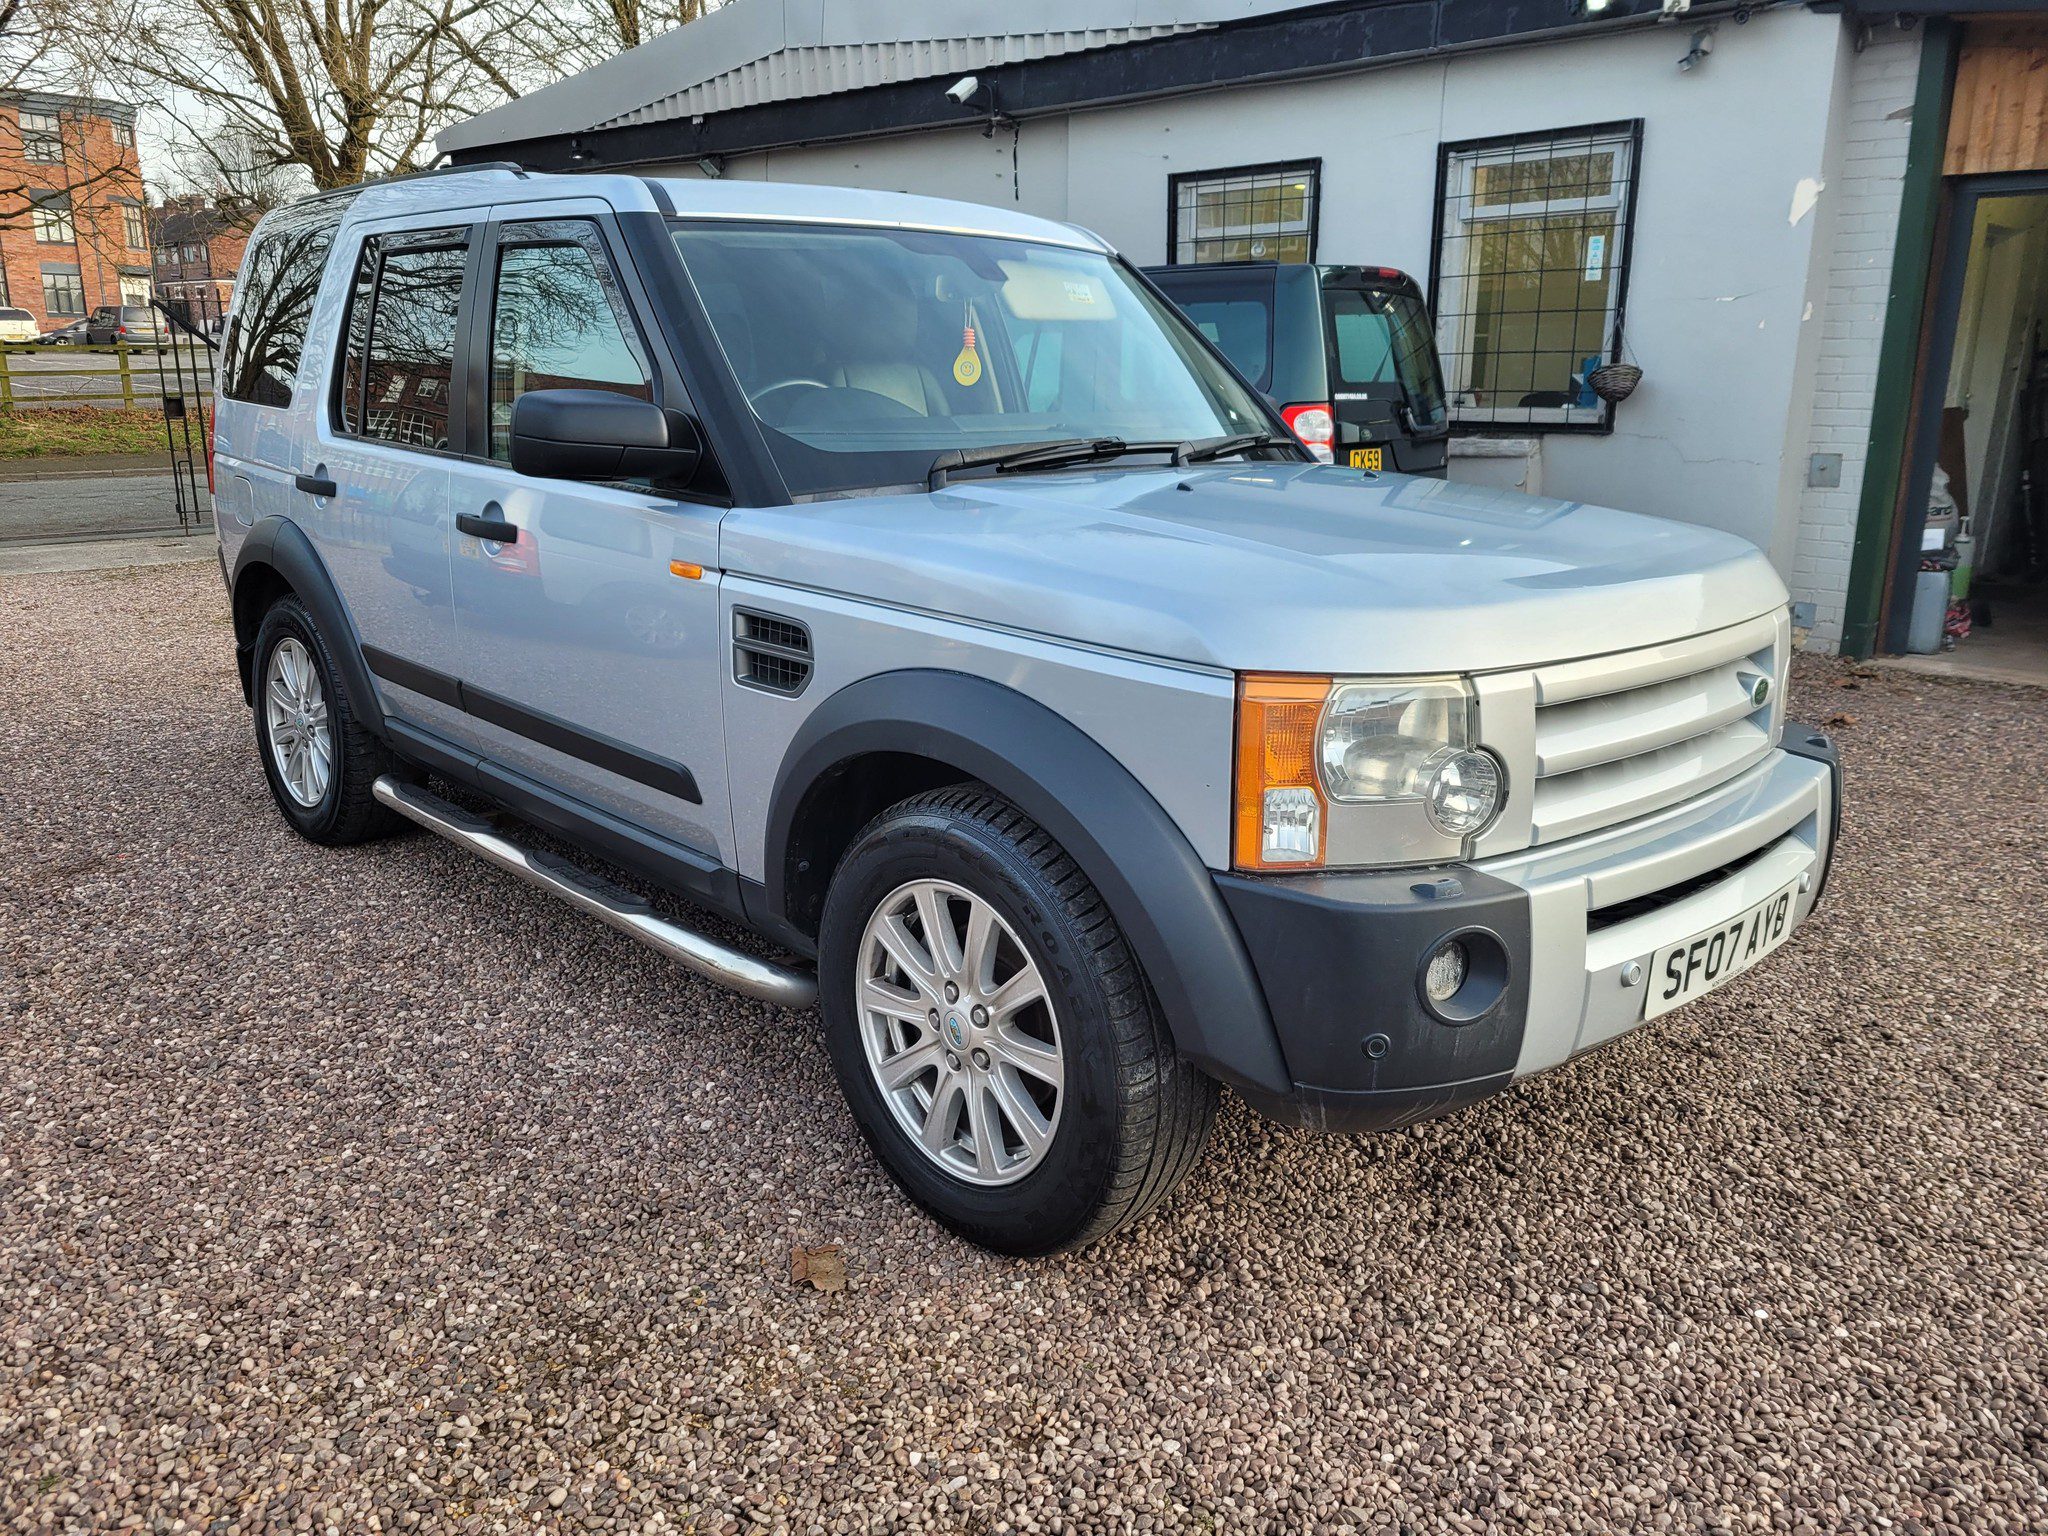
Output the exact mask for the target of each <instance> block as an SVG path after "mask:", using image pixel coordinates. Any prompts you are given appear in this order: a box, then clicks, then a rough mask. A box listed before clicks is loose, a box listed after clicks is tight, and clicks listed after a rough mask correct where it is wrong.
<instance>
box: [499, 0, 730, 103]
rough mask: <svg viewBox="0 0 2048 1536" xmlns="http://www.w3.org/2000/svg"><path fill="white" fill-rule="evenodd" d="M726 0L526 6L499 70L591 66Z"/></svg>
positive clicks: (539, 79) (518, 74)
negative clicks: (529, 7) (526, 9)
mask: <svg viewBox="0 0 2048 1536" xmlns="http://www.w3.org/2000/svg"><path fill="white" fill-rule="evenodd" d="M724 3H725V0H581V3H577V4H571V5H567V6H550V5H543V6H536V7H534V8H533V9H532V10H531V11H526V12H522V13H521V15H520V17H519V21H518V25H517V26H516V28H513V29H510V34H509V35H508V36H506V37H505V38H503V39H502V41H501V42H500V43H499V45H498V46H499V48H500V50H501V54H500V62H499V70H500V72H501V73H503V74H505V75H507V76H508V77H510V78H508V80H507V81H506V83H505V85H504V89H505V93H506V94H507V95H508V96H516V95H518V94H519V92H518V91H517V90H515V89H513V88H512V87H513V81H515V80H516V81H520V82H531V83H533V84H540V83H545V82H546V81H549V80H554V79H559V78H560V77H561V76H563V75H570V74H574V73H576V72H577V71H578V70H583V69H588V68H590V66H591V65H593V64H598V63H602V62H603V61H604V60H606V59H608V58H610V57H611V56H612V55H613V54H616V53H624V52H625V51H626V50H627V49H628V48H638V47H639V46H640V45H641V44H642V43H644V42H648V41H650V40H651V39H653V38H656V37H659V36H660V35H661V34H662V33H664V32H671V31H674V30H675V29H676V28H677V27H680V26H684V25H686V24H688V23H689V22H693V21H696V20H699V19H700V18H702V17H704V16H708V15H709V14H710V13H711V12H713V11H715V10H717V9H718V8H719V7H720V6H721V5H723V4H724Z"/></svg>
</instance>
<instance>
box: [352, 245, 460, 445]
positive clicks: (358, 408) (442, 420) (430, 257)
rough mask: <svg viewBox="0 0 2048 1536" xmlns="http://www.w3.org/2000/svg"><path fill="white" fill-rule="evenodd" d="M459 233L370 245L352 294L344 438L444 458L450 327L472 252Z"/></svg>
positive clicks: (450, 398)
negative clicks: (420, 450) (424, 451)
mask: <svg viewBox="0 0 2048 1536" xmlns="http://www.w3.org/2000/svg"><path fill="white" fill-rule="evenodd" d="M462 239H463V236H462V234H461V232H460V231H456V232H453V233H452V234H447V233H442V234H436V235H429V236H419V237H414V236H405V237H399V238H386V239H381V240H380V239H373V240H370V241H368V242H366V243H365V244H364V247H363V252H362V255H361V257H360V258H359V259H358V260H357V262H356V270H355V277H354V281H353V283H352V285H351V287H350V291H349V305H348V320H347V324H346V327H345V330H344V335H345V341H344V344H343V354H342V365H341V378H340V382H339V387H338V389H337V393H338V395H339V396H340V399H339V400H338V402H337V405H338V411H337V415H338V418H339V421H340V425H341V428H342V430H343V431H345V432H350V433H353V434H355V435H356V436H358V437H367V438H374V439H376V440H378V441H381V442H387V443H398V444H401V445H403V446H405V447H408V448H428V449H433V450H436V451H444V450H446V449H447V447H448V425H449V420H450V412H451V410H452V409H453V406H454V369H455V321H456V311H457V307H458V305H459V303H460V301H461V298H462V276H463V269H464V267H465V266H466V264H467V262H468V251H467V248H466V246H465V245H464V244H462V243H458V242H460V241H462Z"/></svg>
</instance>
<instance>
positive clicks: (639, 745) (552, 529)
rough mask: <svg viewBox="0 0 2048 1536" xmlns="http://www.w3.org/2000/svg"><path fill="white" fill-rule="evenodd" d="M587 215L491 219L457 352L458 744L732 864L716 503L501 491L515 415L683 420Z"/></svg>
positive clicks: (626, 286)
mask: <svg viewBox="0 0 2048 1536" xmlns="http://www.w3.org/2000/svg"><path fill="white" fill-rule="evenodd" d="M647 315H648V307H647V301H646V297H645V294H644V291H643V289H642V288H641V286H640V283H639V280H638V277H637V275H636V273H635V272H634V270H633V268H632V266H631V264H630V262H629V261H627V260H626V258H625V251H624V243H623V241H622V240H621V238H620V235H619V231H618V228H617V226H616V223H615V221H614V219H613V217H612V214H611V210H610V209H609V208H608V207H606V206H605V205H604V204H603V203H601V202H597V201H595V200H593V199H585V198H578V199H573V200H563V201H560V202H549V203H544V204H520V205H515V206H510V207H502V208H499V209H496V210H494V212H493V223H492V225H491V228H490V231H489V233H488V236H487V239H486V241H485V246H484V251H483V258H482V262H481V266H480V269H479V274H478V282H477V299H476V304H475V308H474V313H473V316H472V320H471V327H470V337H469V346H470V351H471V355H472V356H473V357H474V359H475V363H474V366H473V368H472V371H471V386H470V387H471V389H472V391H474V392H475V394H476V395H479V396H481V398H480V399H478V400H476V401H474V403H473V406H472V408H473V409H474V410H476V411H477V417H476V419H477V421H478V422H479V424H480V425H479V428H478V434H479V438H480V440H479V441H478V442H476V443H474V444H473V445H472V446H471V449H470V451H469V452H468V453H466V454H465V456H464V458H463V461H462V462H461V463H460V464H459V465H457V466H456V467H455V471H454V478H453V483H452V486H451V492H450V507H449V516H450V520H451V523H452V525H453V527H454V529H455V546H454V558H453V560H452V562H451V564H452V570H453V582H454V593H455V607H456V615H457V623H458V627H459V630H460V635H461V646H460V655H459V658H458V661H457V664H456V667H455V671H456V672H457V674H458V675H459V676H460V678H461V680H462V690H463V697H464V699H465V701H466V704H467V707H468V710H469V714H470V719H469V720H468V721H467V722H466V726H467V730H468V733H469V740H470V743H471V745H473V747H474V748H475V749H476V750H477V751H479V752H480V753H482V754H483V755H484V756H485V757H487V758H489V759H491V760H492V761H493V762H494V763H499V764H503V765H504V766H506V767H507V768H510V769H512V770H513V771H514V772H516V773H519V774H521V775H523V776H525V777H526V778H527V779H529V780H537V781H539V783H541V784H542V785H545V786H547V787H549V788H551V789H553V790H555V791H557V792H559V793H565V794H567V795H570V796H572V797H573V798H574V799H576V800H578V801H580V802H582V803H583V804H585V805H587V806H594V807H596V808H598V809H599V810H602V811H606V812H610V813H611V814H613V815H614V816H617V817H620V818H622V819H624V820H625V821H627V822H629V823H631V824H632V825H634V826H637V827H642V828H645V829H647V830H649V831H652V832H654V833H656V834H657V835H659V836H661V837H663V838H665V839H667V840H669V841H671V842H672V843H676V844H680V845H682V846H683V847H684V848H686V849H688V850H691V851H693V852H696V853H698V854H701V855H703V856H704V858H705V860H706V862H707V867H714V866H712V864H711V862H710V861H713V860H716V861H717V862H720V863H724V864H728V865H730V864H731V863H732V862H733V860H732V858H731V846H730V845H731V824H732V818H731V809H730V805H729V803H728V799H727V795H726V787H725V754H724V740H723V725H722V714H721V696H722V682H723V678H724V675H725V671H726V669H727V667H728V666H729V665H730V660H729V658H730V651H731V644H730V637H729V636H727V635H726V634H725V631H724V628H723V620H722V618H721V615H720V612H719V605H718V568H717V567H718V527H719V523H720V521H721V519H722V518H723V516H724V510H725V509H724V505H723V503H716V504H714V503H711V502H708V501H706V502H700V501H692V500H689V499H685V498H684V497H682V496H680V495H678V494H677V493H675V492H673V491H671V490H666V489H658V488H656V487H655V486H653V485H651V484H650V483H648V482H647V481H645V480H622V481H619V482H616V483H606V484H594V483H589V482H583V481H573V480H556V479H542V478H538V477H534V476H528V475H522V474H517V473H515V472H514V471H513V469H512V466H511V462H510V460H511V430H510V429H511V419H512V405H513V402H514V401H515V400H517V399H518V397H519V396H520V395H522V394H524V393H526V392H528V391H529V390H536V389H599V390H610V391H616V392H618V393H622V394H628V395H632V396H634V397H636V398H639V399H643V400H649V399H651V400H654V401H655V402H657V403H658V404H661V405H664V406H670V407H674V408H677V409H682V410H689V409H690V400H689V396H688V393H687V391H686V389H685V387H684V382H683V379H682V376H681V374H680V372H679V371H678V369H677V368H676V366H675V364H674V363H673V361H672V360H671V359H670V358H669V357H668V356H667V354H666V351H665V348H664V347H663V345H662V343H661V340H660V336H659V328H658V327H656V326H654V325H653V324H651V323H648V321H647V320H646V319H645V318H643V317H646V316H647Z"/></svg>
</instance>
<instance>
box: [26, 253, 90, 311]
mask: <svg viewBox="0 0 2048 1536" xmlns="http://www.w3.org/2000/svg"><path fill="white" fill-rule="evenodd" d="M42 266H43V270H42V271H41V272H39V273H38V274H37V276H38V277H39V278H41V283H40V284H39V286H40V287H41V288H42V290H43V313H44V314H45V315H48V316H51V317H55V318H62V319H65V320H85V319H90V318H91V316H92V308H91V306H89V305H88V304H87V303H86V302H85V274H84V273H82V272H81V271H79V269H78V263H77V262H63V261H58V262H49V261H46V262H44V263H43V264H42ZM51 267H60V268H69V270H68V271H57V272H52V271H50V270H49V269H50V268H51ZM53 277H54V278H58V279H60V280H68V281H69V282H70V283H71V285H72V286H73V287H74V288H75V289H76V290H77V293H78V308H76V309H60V308H58V307H57V305H56V304H55V303H53V302H52V301H51V299H52V296H51V291H50V279H51V278H53Z"/></svg>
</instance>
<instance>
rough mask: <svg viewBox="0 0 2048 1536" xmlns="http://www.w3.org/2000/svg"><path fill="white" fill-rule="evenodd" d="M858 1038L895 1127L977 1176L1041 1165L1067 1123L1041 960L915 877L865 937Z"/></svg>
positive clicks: (941, 885)
mask: <svg viewBox="0 0 2048 1536" xmlns="http://www.w3.org/2000/svg"><path fill="white" fill-rule="evenodd" d="M856 1006H857V1007H858V1009H859V1011H860V1024H861V1044H862V1046H863V1047H864V1048H865V1050H866V1052H867V1062H868V1070H869V1071H870V1072H872V1073H873V1074H874V1080H875V1086H876V1087H877V1088H878V1089H879V1090H880V1092H881V1095H882V1099H883V1102H884V1103H886V1104H887V1105H888V1106H889V1112H890V1114H891V1115H893V1116H894V1117H895V1119H896V1123H897V1124H898V1125H899V1126H901V1127H902V1128H903V1130H904V1132H905V1134H907V1135H908V1136H909V1137H910V1138H911V1139H912V1140H913V1141H914V1143H915V1144H916V1146H917V1147H918V1149H919V1150H920V1151H921V1152H923V1153H924V1155H925V1156H926V1157H928V1158H930V1159H931V1160H932V1161H933V1162H934V1163H936V1164H937V1165H938V1166H939V1167H941V1168H943V1169H945V1170H946V1171H947V1172H948V1173H951V1174H953V1175H954V1176H955V1177H957V1178H961V1179H965V1180H967V1181H968V1182H969V1183H971V1184H983V1185H997V1184H1008V1183H1011V1182H1013V1181H1015V1180H1017V1179H1021V1178H1023V1177H1024V1176H1025V1175H1026V1174H1028V1173H1030V1172H1031V1170H1032V1169H1034V1168H1036V1167H1037V1166H1038V1164H1039V1160H1040V1159H1041V1158H1043V1157H1044V1155H1045V1151H1046V1148H1047V1147H1049V1146H1050V1145H1051V1144H1052V1139H1053V1136H1054V1135H1055V1133H1056V1132H1057V1131H1058V1129H1059V1121H1060V1099H1061V1093H1062V1089H1063V1087H1064V1085H1065V1081H1066V1070H1065V1065H1064V1061H1063V1058H1062V1053H1061V1049H1060V1026H1059V1016H1058V1014H1057V1013H1056V1012H1055V1010H1054V1008H1053V1005H1052V999H1051V998H1050V997H1049V996H1047V994H1046V986H1045V982H1044V980H1043V978H1041V976H1040V975H1039V971H1038V966H1037V964H1036V962H1034V961H1033V960H1032V958H1031V956H1030V954H1029V953H1028V952H1027V951H1026V950H1025V948H1024V946H1023V944H1022V943H1020V942H1019V940H1018V938H1017V935H1016V934H1015V933H1014V932H1013V931H1012V930H1011V928H1010V925H1009V924H1008V923H1006V922H1004V921H1003V919H1002V916H1001V915H1000V914H999V913H998V912H997V911H996V910H995V908H994V907H993V906H991V905H990V904H989V903H988V902H986V901H984V900H982V899H981V898H980V897H979V896H976V895H975V894H974V893H973V892H972V891H970V890H968V889H967V888H966V887H964V886H959V885H955V884H953V883H952V882H950V881H946V880H912V881H909V882H907V883H905V884H903V885H900V886H898V887H897V888H896V889H895V890H894V891H892V892H890V893H889V895H888V896H886V897H885V898H883V900H882V901H881V903H880V904H879V905H878V906H876V908H875V910H874V915H873V916H871V917H870V918H869V919H868V924H867V931H866V932H865V933H864V934H863V935H862V936H861V965H860V995H859V999H858V1002H857V1005H856Z"/></svg>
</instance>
